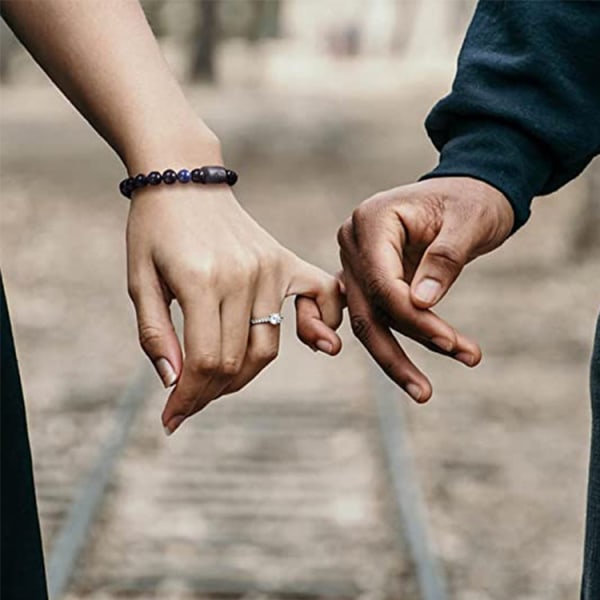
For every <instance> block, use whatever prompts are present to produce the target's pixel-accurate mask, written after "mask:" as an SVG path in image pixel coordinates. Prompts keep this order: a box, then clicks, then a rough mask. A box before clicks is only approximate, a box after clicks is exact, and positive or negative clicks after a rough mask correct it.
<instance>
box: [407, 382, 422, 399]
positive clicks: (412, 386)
mask: <svg viewBox="0 0 600 600" xmlns="http://www.w3.org/2000/svg"><path fill="white" fill-rule="evenodd" d="M406 391H407V392H408V395H409V396H410V397H411V398H412V399H413V400H416V401H417V402H418V401H419V400H420V399H421V396H422V395H423V392H422V391H421V388H420V387H419V386H418V385H417V384H416V383H409V384H408V385H407V386H406Z"/></svg>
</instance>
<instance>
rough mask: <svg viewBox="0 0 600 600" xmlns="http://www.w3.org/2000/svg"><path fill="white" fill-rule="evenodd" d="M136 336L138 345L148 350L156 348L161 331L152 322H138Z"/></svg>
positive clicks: (161, 334)
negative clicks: (138, 341)
mask: <svg viewBox="0 0 600 600" xmlns="http://www.w3.org/2000/svg"><path fill="white" fill-rule="evenodd" d="M138 337H139V340H140V345H141V346H142V348H143V349H144V350H146V351H147V352H150V351H151V350H152V349H153V348H156V347H157V346H158V345H160V343H161V342H162V340H163V333H162V331H161V329H160V327H158V326H157V325H154V324H153V323H140V324H139V327H138Z"/></svg>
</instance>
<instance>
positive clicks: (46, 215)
mask: <svg viewBox="0 0 600 600" xmlns="http://www.w3.org/2000/svg"><path fill="white" fill-rule="evenodd" d="M446 86H447V80H446V79H444V78H439V79H436V80H434V81H428V82H426V83H421V84H419V85H416V84H415V85H413V86H408V85H407V86H406V87H405V88H403V89H394V90H391V91H390V90H388V91H386V92H384V91H382V90H378V92H377V94H375V95H371V96H368V95H367V96H366V97H365V95H364V94H360V93H357V94H352V93H349V92H348V93H346V92H347V90H343V92H342V91H340V90H334V89H329V90H328V91H327V92H323V93H317V92H314V91H312V92H310V93H305V94H299V93H294V94H293V95H292V94H291V93H290V92H289V91H286V90H285V89H281V88H278V89H272V90H261V89H246V90H242V89H231V90H228V91H223V92H221V93H219V94H217V93H216V91H215V90H206V89H195V90H190V95H191V97H192V98H193V101H194V103H195V104H196V105H197V106H198V108H199V110H201V112H202V114H204V115H206V116H207V119H208V121H209V123H210V124H211V125H212V126H213V128H214V129H215V130H217V131H218V132H219V135H220V136H221V137H222V139H223V141H224V146H225V150H226V156H227V159H228V162H229V163H230V164H232V165H234V167H235V168H237V169H238V170H239V171H240V172H241V174H242V178H241V181H240V184H239V188H238V194H239V197H240V199H241V201H242V202H243V203H244V205H245V206H247V208H248V209H249V210H250V212H251V213H252V214H254V215H255V216H256V217H257V219H258V220H259V221H261V222H262V223H263V224H264V225H265V226H266V227H267V228H268V229H270V230H271V231H272V232H273V233H274V234H275V235H276V236H277V237H278V238H279V239H280V240H281V241H283V242H284V243H286V244H287V245H288V246H290V247H292V248H293V249H294V250H296V251H298V252H299V253H301V254H302V255H304V256H305V257H306V258H307V259H308V260H313V261H315V262H317V263H319V264H321V265H322V266H323V267H325V268H328V269H330V270H332V271H333V270H335V269H336V268H337V253H336V244H335V232H336V228H337V226H338V224H339V223H341V222H342V220H343V219H344V218H345V217H346V216H347V215H348V214H349V212H350V211H351V210H352V208H353V206H355V205H356V204H357V203H358V202H359V201H360V200H362V199H363V198H365V197H367V196H368V195H370V194H371V193H374V192H376V191H378V190H381V189H385V188H388V187H391V186H394V185H398V184H401V183H404V182H408V181H411V180H413V179H414V178H416V177H417V176H418V175H419V174H421V173H422V172H424V171H425V170H427V168H429V167H430V166H431V165H432V164H433V162H434V159H435V158H434V157H435V155H434V153H433V151H432V149H431V147H430V146H429V144H428V142H427V140H426V139H425V136H424V134H423V131H422V122H423V117H424V115H425V114H426V112H427V111H428V109H429V107H430V106H431V105H432V104H433V102H434V101H435V99H436V98H437V97H439V96H440V95H441V94H442V93H443V91H444V89H445V87H446ZM331 87H332V88H333V86H331ZM0 126H1V128H2V138H3V143H2V147H1V159H2V165H1V168H2V217H1V229H0V233H1V246H2V265H3V273H4V277H5V284H6V287H7V292H8V295H9V302H10V306H11V309H12V313H13V320H14V327H15V332H16V339H17V345H18V350H19V354H20V359H21V367H22V374H23V378H24V382H25V390H26V393H27V399H28V410H29V418H30V425H31V437H32V445H33V451H34V456H35V458H36V463H38V462H39V461H41V460H43V456H44V453H45V452H46V450H47V448H50V447H53V448H54V447H55V446H56V444H57V439H59V440H61V443H63V444H64V447H65V451H66V449H68V448H69V447H72V448H74V449H75V450H74V451H73V456H74V457H75V456H77V457H79V458H80V462H81V463H82V464H83V463H85V452H86V450H85V449H86V448H88V449H89V448H90V446H93V443H94V440H96V439H98V438H99V437H101V433H102V431H103V430H102V428H103V426H104V425H103V423H104V421H105V419H106V418H107V415H109V414H110V411H111V408H112V404H111V399H112V398H114V397H115V396H116V394H117V392H118V390H119V389H121V388H122V386H123V385H124V383H125V382H126V380H127V378H128V377H129V376H130V374H131V372H132V371H133V370H134V369H135V366H136V364H137V363H138V361H139V360H140V353H139V351H138V349H137V346H136V341H135V329H134V323H133V318H132V314H131V310H130V307H129V301H128V299H127V297H126V293H125V273H124V258H123V257H124V243H123V231H124V225H125V220H126V214H127V205H126V203H125V202H124V201H123V200H122V199H121V198H120V197H119V196H118V194H117V193H116V191H115V182H116V181H118V180H119V178H120V177H121V175H122V169H121V167H120V166H119V165H118V163H117V161H116V160H115V159H114V158H113V157H112V156H111V154H110V152H109V151H108V150H107V149H106V148H105V147H103V144H102V142H101V141H99V140H97V139H96V138H95V136H94V135H93V134H92V133H91V131H90V130H89V128H88V127H87V125H86V124H84V123H83V122H82V121H81V120H80V119H79V118H78V117H77V116H75V114H74V112H73V110H72V109H70V108H69V107H68V106H67V104H66V103H65V102H64V101H63V100H62V99H61V98H60V97H59V96H58V94H56V93H55V92H54V91H53V90H49V89H48V88H45V87H41V88H40V87H39V86H37V85H35V86H33V85H32V86H29V87H27V86H26V87H19V88H14V89H3V90H2V109H1V114H0ZM585 191H586V187H585V183H584V181H580V182H577V183H574V184H572V185H571V186H569V187H568V188H566V189H565V190H563V192H561V193H560V194H559V195H556V196H554V197H552V198H547V199H543V200H539V201H537V203H536V208H535V218H534V219H533V221H532V223H531V225H530V226H529V227H527V228H526V230H524V231H522V232H521V233H519V234H518V235H517V236H516V237H515V238H514V239H513V240H511V241H510V242H509V243H508V244H507V245H506V246H505V247H504V249H502V250H501V251H499V252H497V253H495V254H494V255H493V256H491V257H489V258H485V259H483V260H480V261H479V262H478V263H476V264H474V265H472V266H470V267H469V268H468V269H467V271H466V272H465V274H464V275H463V277H462V278H461V281H460V282H459V284H458V285H457V286H456V289H455V290H454V292H453V294H452V295H451V296H450V297H449V298H448V299H447V300H446V301H445V302H444V304H443V307H442V308H441V313H442V314H443V315H445V316H446V317H448V319H449V320H450V321H452V322H454V323H455V324H456V325H457V326H459V327H461V328H462V329H463V330H464V331H465V332H468V333H470V334H472V335H475V336H477V338H478V339H479V340H480V342H481V344H482V346H483V349H484V352H485V358H484V362H483V364H482V365H481V366H480V367H479V368H478V369H477V370H475V371H473V372H470V371H467V370H466V369H464V368H461V367H460V366H457V365H454V364H452V363H451V362H449V361H447V360H444V359H441V358H439V357H434V356H431V355H428V354H427V353H426V352H423V351H422V350H420V349H418V348H415V347H414V346H413V345H412V344H410V343H407V346H408V347H409V349H410V352H411V353H413V354H414V356H415V357H416V359H417V361H418V363H419V364H420V365H422V366H423V368H424V369H425V370H426V371H427V372H428V373H429V374H430V375H431V377H432V379H433V382H434V387H435V396H434V399H433V400H432V402H431V403H430V404H428V405H427V406H423V407H418V406H414V405H412V404H410V402H409V400H408V399H407V398H405V397H402V398H399V401H401V402H404V403H405V404H406V407H407V412H408V417H409V422H410V429H411V431H410V434H411V445H412V448H413V451H414V454H415V458H416V461H417V465H418V467H419V475H420V477H421V481H422V484H423V487H424V491H425V495H426V498H427V501H428V508H429V512H430V520H431V526H432V531H433V534H434V538H435V541H436V544H437V547H438V551H439V555H440V557H441V559H442V561H443V564H444V566H445V568H446V569H447V571H448V574H449V577H450V581H451V586H452V597H453V598H456V599H459V600H488V599H490V600H491V599H494V600H500V599H505V598H513V599H519V600H533V599H540V600H541V599H544V600H559V599H560V600H562V599H566V598H574V597H576V596H577V589H578V580H579V570H580V558H581V545H582V535H583V510H584V498H585V475H586V473H585V471H586V464H587V452H588V429H589V409H588V390H587V366H588V360H589V355H590V349H591V341H592V334H593V326H594V322H595V318H596V315H597V313H598V305H599V302H600V277H599V276H598V273H599V269H598V259H599V257H598V256H597V255H596V256H593V255H589V256H587V257H586V259H585V260H584V261H580V262H573V261H572V260H570V256H571V250H570V249H571V239H572V229H573V228H572V225H571V224H572V223H573V222H574V220H575V218H576V216H577V215H578V214H579V212H580V211H581V210H582V207H583V205H584V196H585ZM343 332H344V335H345V337H346V339H347V340H348V344H349V346H350V348H354V344H355V342H353V341H352V340H351V335H350V333H349V331H348V328H347V327H345V329H344V330H343ZM290 343H292V342H291V341H290ZM352 351H354V350H352ZM367 360H368V359H367V358H366V357H365V358H364V361H367ZM319 364H320V365H321V366H319V367H318V377H317V378H316V379H315V381H316V382H318V387H319V389H320V390H322V391H326V392H327V393H329V390H330V389H331V388H330V387H327V386H331V385H336V383H335V382H336V381H339V379H340V378H339V377H334V378H333V379H332V380H331V381H332V383H328V379H327V373H328V370H330V369H331V370H335V369H336V367H335V363H333V362H331V363H329V362H328V363H325V362H323V363H319ZM323 365H325V366H323ZM293 372H294V368H293V365H291V364H289V362H286V353H285V350H284V352H283V356H282V357H281V359H280V360H279V362H278V364H277V365H276V366H275V367H273V370H272V372H271V373H269V374H267V375H265V378H269V377H273V378H274V380H275V379H277V380H279V381H284V382H286V384H287V385H290V386H291V387H292V388H293V386H294V380H293V377H292V375H293ZM342 381H343V378H342ZM257 385H261V384H260V382H259V383H258V384H257ZM338 385H340V384H338ZM342 388H343V386H342ZM251 390H252V387H250V390H249V392H248V393H252V391H251ZM74 399H75V400H74ZM74 401H76V403H77V404H78V406H79V405H81V403H82V402H84V403H88V404H84V405H85V406H86V407H89V411H87V410H80V411H79V413H80V415H81V416H80V418H79V420H73V419H69V420H68V422H65V418H64V416H62V417H61V415H62V414H63V413H64V409H65V407H68V406H69V403H72V402H74ZM86 414H92V415H94V418H88V417H86ZM82 453H83V454H82ZM75 462H76V461H75ZM43 526H44V529H45V534H46V536H47V537H48V536H50V534H51V529H50V527H49V526H46V524H45V523H43Z"/></svg>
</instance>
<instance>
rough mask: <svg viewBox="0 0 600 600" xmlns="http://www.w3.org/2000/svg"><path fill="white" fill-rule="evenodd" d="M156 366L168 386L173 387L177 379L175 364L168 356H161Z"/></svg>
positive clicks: (164, 383)
mask: <svg viewBox="0 0 600 600" xmlns="http://www.w3.org/2000/svg"><path fill="white" fill-rule="evenodd" d="M154 366H155V367H156V370H157V371H158V374H159V375H160V378H161V379H162V382H163V385H164V386H165V387H166V388H168V387H171V386H172V385H173V384H174V383H175V382H176V381H177V373H175V369H174V368H173V365H171V363H170V362H169V361H168V360H167V359H166V358H159V359H158V360H157V361H156V362H155V363H154Z"/></svg>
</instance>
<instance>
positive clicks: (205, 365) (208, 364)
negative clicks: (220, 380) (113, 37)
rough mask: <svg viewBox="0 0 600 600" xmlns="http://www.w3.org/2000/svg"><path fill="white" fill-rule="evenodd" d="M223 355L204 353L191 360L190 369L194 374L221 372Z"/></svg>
mask: <svg viewBox="0 0 600 600" xmlns="http://www.w3.org/2000/svg"><path fill="white" fill-rule="evenodd" d="M220 366H221V357H220V356H217V355H215V354H210V353H204V354H200V355H198V356H195V357H193V358H192V360H191V361H190V370H191V372H192V373H193V374H194V375H199V376H203V375H214V374H216V373H218V372H219V370H220Z"/></svg>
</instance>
